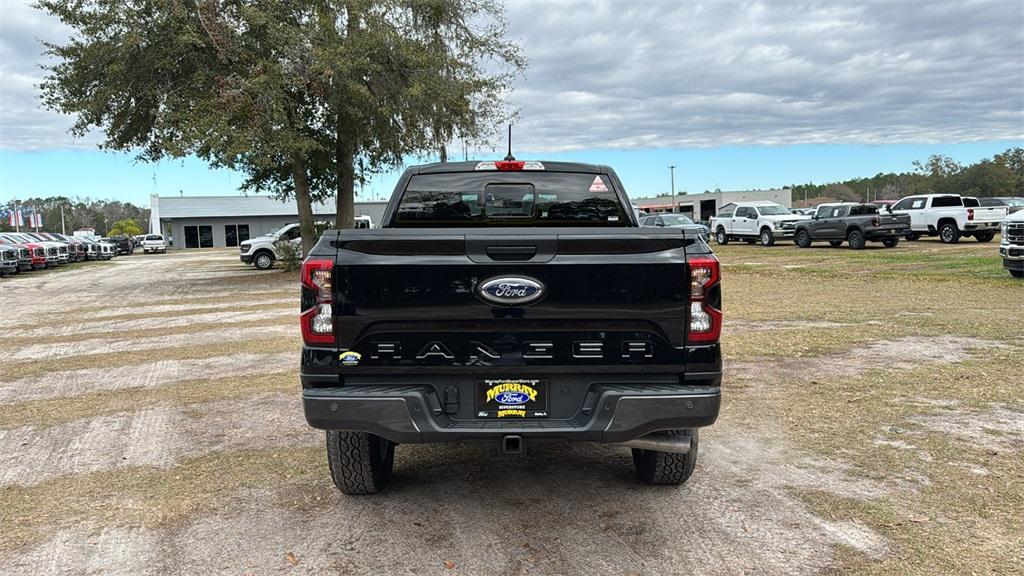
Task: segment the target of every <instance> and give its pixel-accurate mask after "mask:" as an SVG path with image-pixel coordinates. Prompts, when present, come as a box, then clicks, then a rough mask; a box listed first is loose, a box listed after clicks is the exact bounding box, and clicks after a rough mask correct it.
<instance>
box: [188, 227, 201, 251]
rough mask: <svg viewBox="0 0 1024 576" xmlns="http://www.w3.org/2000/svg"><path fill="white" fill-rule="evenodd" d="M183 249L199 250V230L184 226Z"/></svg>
mask: <svg viewBox="0 0 1024 576" xmlns="http://www.w3.org/2000/svg"><path fill="white" fill-rule="evenodd" d="M185 248H199V228H198V227H196V226H185Z"/></svg>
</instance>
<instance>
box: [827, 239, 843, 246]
mask: <svg viewBox="0 0 1024 576" xmlns="http://www.w3.org/2000/svg"><path fill="white" fill-rule="evenodd" d="M828 245H829V246H831V247H833V248H839V247H840V246H842V245H843V241H842V240H829V241H828Z"/></svg>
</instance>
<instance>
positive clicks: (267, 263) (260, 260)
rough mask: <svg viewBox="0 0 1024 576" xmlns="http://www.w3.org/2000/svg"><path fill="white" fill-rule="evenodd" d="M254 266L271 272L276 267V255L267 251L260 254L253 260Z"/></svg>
mask: <svg viewBox="0 0 1024 576" xmlns="http://www.w3.org/2000/svg"><path fill="white" fill-rule="evenodd" d="M252 264H253V266H255V267H256V268H258V269H259V270H270V268H271V267H272V266H273V265H274V255H273V254H271V253H270V252H268V251H266V250H263V251H262V252H258V253H257V254H256V256H255V257H254V258H253V259H252Z"/></svg>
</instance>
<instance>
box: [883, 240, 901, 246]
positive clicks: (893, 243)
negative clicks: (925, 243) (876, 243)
mask: <svg viewBox="0 0 1024 576" xmlns="http://www.w3.org/2000/svg"><path fill="white" fill-rule="evenodd" d="M899 243H900V239H899V238H886V239H885V240H882V246H885V247H886V248H895V247H896V246H898V245H899Z"/></svg>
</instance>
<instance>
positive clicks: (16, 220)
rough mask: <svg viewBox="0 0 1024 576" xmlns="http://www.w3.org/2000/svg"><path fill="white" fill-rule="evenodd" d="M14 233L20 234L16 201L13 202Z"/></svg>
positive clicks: (19, 218)
mask: <svg viewBox="0 0 1024 576" xmlns="http://www.w3.org/2000/svg"><path fill="white" fill-rule="evenodd" d="M14 231H15V232H18V233H20V232H21V212H19V211H18V201H17V200H15V201H14Z"/></svg>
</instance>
